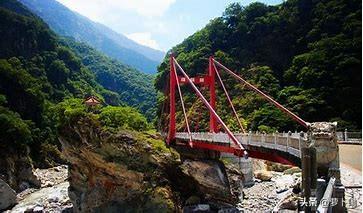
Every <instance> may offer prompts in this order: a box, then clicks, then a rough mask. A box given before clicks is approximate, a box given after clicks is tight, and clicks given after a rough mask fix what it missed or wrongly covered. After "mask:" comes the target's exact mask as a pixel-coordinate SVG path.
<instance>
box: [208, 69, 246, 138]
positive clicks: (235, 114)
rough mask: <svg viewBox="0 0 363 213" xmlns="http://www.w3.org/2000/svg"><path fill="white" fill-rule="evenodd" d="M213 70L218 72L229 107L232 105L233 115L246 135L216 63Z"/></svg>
mask: <svg viewBox="0 0 363 213" xmlns="http://www.w3.org/2000/svg"><path fill="white" fill-rule="evenodd" d="M213 68H214V70H215V72H216V74H217V78H218V80H219V82H220V83H221V85H222V88H223V91H224V93H225V94H226V96H227V100H228V103H229V105H230V106H231V108H232V111H233V114H234V116H235V117H236V119H237V122H238V125H239V126H240V128H241V130H242V132H243V133H246V131H245V129H244V128H243V125H242V123H241V120H240V119H239V116H238V114H237V112H236V109H235V108H234V105H233V103H232V100H231V98H230V97H229V94H228V91H227V89H226V87H225V86H224V83H223V81H222V78H221V76H220V75H219V71H218V69H217V67H216V65H215V64H214V63H213Z"/></svg>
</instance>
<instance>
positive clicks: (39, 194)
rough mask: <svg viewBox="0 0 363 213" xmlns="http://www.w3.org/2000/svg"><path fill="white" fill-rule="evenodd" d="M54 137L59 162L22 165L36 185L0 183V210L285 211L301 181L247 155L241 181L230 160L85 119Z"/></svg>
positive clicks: (293, 172) (290, 171)
mask: <svg viewBox="0 0 363 213" xmlns="http://www.w3.org/2000/svg"><path fill="white" fill-rule="evenodd" d="M60 142H61V144H62V154H63V157H64V158H65V159H67V161H68V164H67V165H59V166H56V167H53V168H48V169H34V168H33V167H30V169H29V171H30V173H31V177H34V180H36V183H38V184H37V185H35V184H33V183H32V184H30V183H28V182H25V181H23V182H21V183H20V185H22V187H24V189H22V190H18V189H19V188H16V191H14V190H12V189H11V187H10V186H11V184H6V183H5V182H4V181H3V183H5V184H3V183H1V184H0V185H2V186H5V187H0V190H3V191H5V190H6V191H7V192H8V193H7V195H8V196H7V199H8V201H11V202H9V205H8V206H7V207H4V208H6V209H7V211H6V212H65V213H66V212H123V211H124V210H125V209H128V210H131V211H132V212H243V211H244V212H254V211H256V209H258V210H259V211H261V212H270V211H272V210H274V211H279V210H281V209H284V211H285V212H287V211H296V208H297V200H298V195H297V193H298V192H299V185H300V181H301V173H300V169H299V168H297V167H291V166H285V165H281V164H275V163H271V162H267V161H261V160H252V166H253V176H254V178H253V183H252V184H251V185H248V186H247V185H244V182H245V181H246V177H245V176H244V174H243V173H242V172H241V170H240V168H239V164H238V159H237V158H234V157H231V156H229V157H228V156H222V158H221V160H212V159H204V160H202V159H198V158H195V159H193V158H185V157H181V156H180V154H179V153H178V152H176V151H175V150H174V149H172V148H169V147H166V146H165V144H164V142H163V140H162V139H161V136H160V135H158V134H157V133H155V132H150V131H145V132H136V131H132V130H117V131H116V130H111V129H107V128H104V127H103V126H102V125H101V124H100V123H99V121H98V120H97V119H93V118H89V117H81V118H79V120H77V122H73V124H72V125H69V124H68V125H65V126H64V127H63V128H62V129H61V137H60ZM344 175H345V174H343V176H344ZM24 177H25V176H24ZM19 178H20V177H19ZM348 179H349V178H348ZM358 193H361V192H358ZM1 195H4V193H2V194H1ZM357 196H360V194H359V195H357ZM3 198H4V197H1V201H3V200H4V199H3Z"/></svg>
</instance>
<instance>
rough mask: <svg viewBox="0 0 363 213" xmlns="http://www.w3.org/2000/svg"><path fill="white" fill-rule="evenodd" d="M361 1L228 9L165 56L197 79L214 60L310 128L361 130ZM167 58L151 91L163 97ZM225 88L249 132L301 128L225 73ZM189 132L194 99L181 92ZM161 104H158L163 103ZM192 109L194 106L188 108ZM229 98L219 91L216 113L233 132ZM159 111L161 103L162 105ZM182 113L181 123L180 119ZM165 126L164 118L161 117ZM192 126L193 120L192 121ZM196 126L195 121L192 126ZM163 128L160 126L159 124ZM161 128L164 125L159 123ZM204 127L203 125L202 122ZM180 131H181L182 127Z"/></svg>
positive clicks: (293, 1) (292, 1) (292, 0)
mask: <svg viewBox="0 0 363 213" xmlns="http://www.w3.org/2000/svg"><path fill="white" fill-rule="evenodd" d="M361 16H362V13H361V1H358V0H323V1H311V0H287V1H285V2H284V3H282V4H280V5H277V6H267V5H265V4H262V3H252V4H250V5H249V6H247V7H242V6H241V5H240V4H238V3H235V4H231V5H230V6H229V7H228V8H227V9H226V10H225V12H224V14H223V16H222V17H218V18H215V19H213V20H212V21H211V22H210V23H209V24H208V25H207V26H206V27H205V28H204V29H202V30H200V31H198V32H196V33H195V34H194V35H192V36H190V37H188V38H187V39H185V40H184V41H183V42H182V43H181V44H179V45H177V46H175V47H174V48H172V50H170V52H171V51H172V52H173V53H174V54H175V55H176V56H177V60H178V61H179V63H180V64H181V65H182V66H183V67H184V68H185V70H186V71H187V72H188V73H189V74H190V75H191V76H193V75H197V74H202V73H203V72H204V70H205V69H206V67H207V66H208V57H209V56H210V55H214V56H215V58H216V59H217V60H219V61H221V62H222V63H223V64H225V65H227V66H228V67H230V68H231V69H234V70H236V71H237V73H238V74H239V75H241V76H243V77H244V78H245V79H248V81H250V82H251V83H253V84H255V85H257V86H258V87H259V88H260V89H262V90H263V91H265V92H266V93H268V94H270V95H271V96H272V97H274V98H275V99H276V100H278V101H279V102H281V103H283V104H284V105H285V106H286V107H288V108H289V109H290V110H292V111H293V112H295V113H296V114H298V115H299V116H300V117H302V118H303V119H305V120H306V121H308V122H314V121H338V123H339V124H338V127H339V128H340V129H344V128H348V129H350V130H354V129H355V130H359V129H360V128H361V114H362V105H361V103H362V99H361V98H362V93H361V86H362V82H361V79H362V70H361V66H362V61H361V58H362V55H361V51H362V50H361V45H362V41H361V36H362V31H361V25H362V23H361ZM167 74H168V58H165V60H164V62H163V63H162V64H161V66H160V69H159V73H158V77H157V81H156V87H157V88H158V89H159V90H160V91H165V90H164V89H165V88H164V86H163V85H165V83H166V81H167V80H166V79H167ZM223 79H225V84H226V85H227V87H228V90H229V91H230V94H231V96H232V97H233V102H234V104H235V105H236V108H237V109H238V113H239V114H240V116H241V117H242V118H243V119H244V121H243V122H244V124H245V126H246V127H247V129H252V130H257V129H260V130H263V131H274V130H280V131H282V130H294V129H297V128H298V126H297V125H296V124H295V123H294V122H292V121H291V120H290V119H289V118H287V117H286V116H284V115H283V114H282V113H281V112H280V111H278V110H276V109H275V108H274V107H272V106H271V105H270V104H268V103H266V101H264V100H263V99H261V98H260V97H257V95H256V94H255V93H253V92H251V91H248V90H246V88H244V87H243V85H241V84H238V83H237V81H235V80H233V79H232V78H231V77H228V76H227V75H223ZM184 93H185V94H186V95H185V96H186V97H185V99H186V101H187V102H189V103H188V104H187V107H188V108H189V109H192V110H190V111H189V114H190V119H191V120H192V122H191V123H192V127H193V125H194V126H195V124H193V122H194V120H195V118H196V117H198V116H197V115H198V114H202V116H201V117H202V118H208V116H207V114H206V110H204V109H202V110H201V109H199V110H193V109H198V108H200V107H196V106H201V104H200V102H198V101H197V102H195V99H196V98H195V95H193V96H192V95H190V93H189V92H188V90H185V91H184ZM160 100H163V98H160ZM193 103H194V105H192V104H193ZM226 103H227V101H226V98H225V97H224V95H223V93H222V92H221V91H218V109H217V111H218V113H220V114H221V115H222V117H223V118H224V120H226V121H228V122H227V123H229V124H230V126H231V127H232V128H233V129H238V126H237V123H236V122H231V121H233V118H232V114H231V110H230V108H228V105H227V104H226ZM159 109H160V112H159V114H160V113H161V112H162V110H161V109H162V104H161V103H160V107H159ZM180 115H181V113H180V110H179V118H178V120H179V121H182V120H183V119H182V117H181V116H180ZM161 119H162V120H165V117H164V116H161ZM195 122H196V121H195ZM195 122H194V123H195ZM162 123H163V122H162ZM164 123H165V122H164ZM201 123H202V124H200V126H201V127H204V128H206V127H207V122H206V120H202V121H201ZM180 128H182V125H181V126H180Z"/></svg>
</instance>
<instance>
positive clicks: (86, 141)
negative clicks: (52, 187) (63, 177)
mask: <svg viewBox="0 0 363 213" xmlns="http://www.w3.org/2000/svg"><path fill="white" fill-rule="evenodd" d="M60 141H61V143H62V146H63V153H64V155H65V158H66V159H67V160H68V161H69V162H70V165H69V182H70V187H69V197H70V199H71V201H72V203H73V207H74V208H73V210H74V212H106V211H107V212H118V211H120V210H125V209H128V210H131V211H146V212H175V211H181V209H182V208H183V206H184V205H185V203H186V202H185V201H186V200H187V199H188V198H190V197H191V196H198V197H199V198H200V202H211V201H214V200H225V201H228V199H227V198H230V191H229V187H228V180H226V179H225V177H223V176H225V172H224V167H223V165H222V164H220V163H211V162H209V163H206V162H194V161H186V162H185V163H184V164H182V162H181V161H180V158H179V155H178V154H177V153H176V152H175V151H173V150H172V149H168V148H166V147H165V145H164V142H163V141H162V140H160V139H158V138H157V136H156V135H152V134H147V133H138V132H132V131H124V130H123V131H117V132H115V131H114V132H110V131H109V130H105V129H103V128H102V126H100V125H99V124H98V122H97V120H92V119H88V118H85V119H81V120H79V121H78V122H77V123H76V124H75V125H73V126H68V127H65V128H64V129H62V131H61V138H60ZM216 177H217V178H216ZM218 181H219V182H218ZM223 195H225V197H223ZM216 198H217V199H216Z"/></svg>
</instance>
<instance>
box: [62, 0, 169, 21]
mask: <svg viewBox="0 0 363 213" xmlns="http://www.w3.org/2000/svg"><path fill="white" fill-rule="evenodd" d="M57 1H59V2H61V3H62V4H64V5H66V6H67V7H69V8H71V9H73V10H76V11H79V12H81V13H82V14H85V15H87V16H93V17H91V18H94V19H96V20H98V19H99V18H101V17H100V16H101V15H102V14H103V15H105V14H107V12H109V11H111V10H121V11H122V10H123V11H131V12H136V13H138V14H139V15H142V16H146V17H154V16H162V15H163V14H164V12H165V11H166V10H167V9H168V8H169V6H170V5H171V4H173V3H174V2H175V1H176V0H57Z"/></svg>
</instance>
